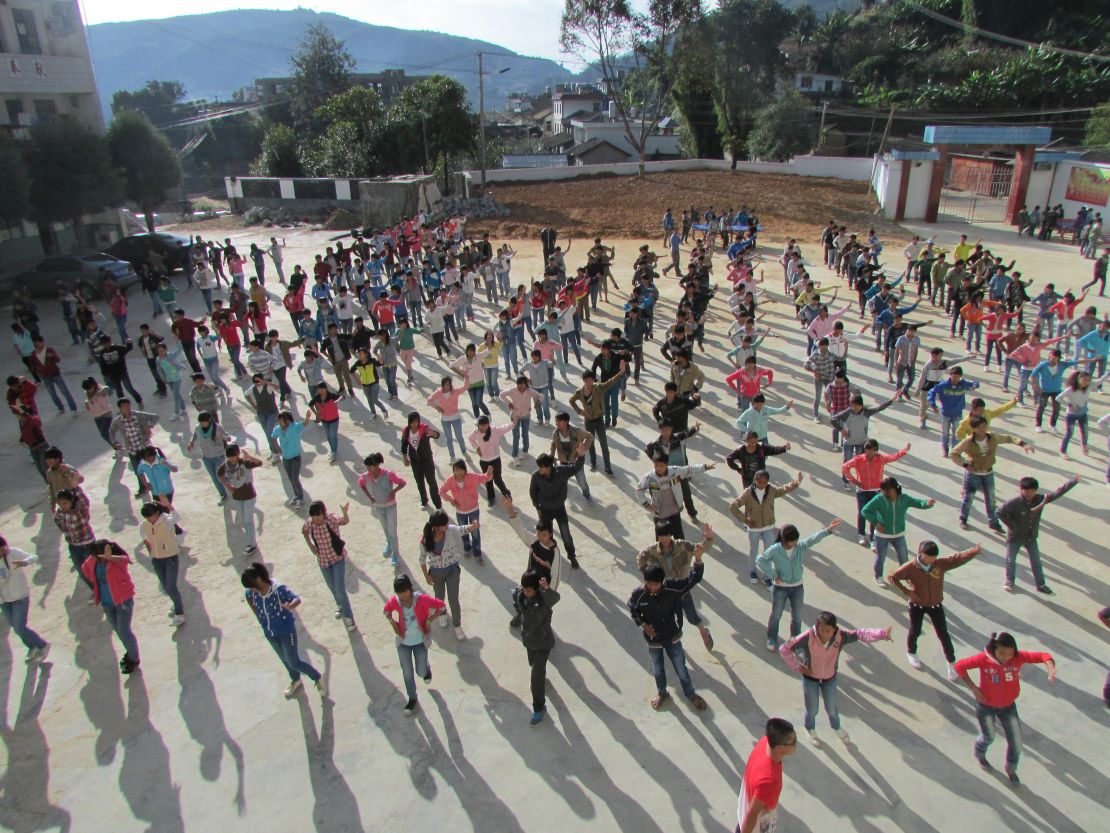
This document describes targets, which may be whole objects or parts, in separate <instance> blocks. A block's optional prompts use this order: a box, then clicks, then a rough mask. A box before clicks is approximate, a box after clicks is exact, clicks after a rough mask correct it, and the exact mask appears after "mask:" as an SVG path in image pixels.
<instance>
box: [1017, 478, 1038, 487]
mask: <svg viewBox="0 0 1110 833" xmlns="http://www.w3.org/2000/svg"><path fill="white" fill-rule="evenodd" d="M1018 488H1019V489H1039V488H1041V484H1040V483H1038V482H1037V478H1035V477H1023V478H1021V480H1019V481H1018Z"/></svg>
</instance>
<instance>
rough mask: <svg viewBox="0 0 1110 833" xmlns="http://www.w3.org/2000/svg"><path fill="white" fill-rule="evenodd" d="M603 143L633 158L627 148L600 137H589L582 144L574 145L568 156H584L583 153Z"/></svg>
mask: <svg viewBox="0 0 1110 833" xmlns="http://www.w3.org/2000/svg"><path fill="white" fill-rule="evenodd" d="M601 145H608V146H609V147H611V148H613V149H614V150H615V151H617V152H618V153H621V154H623V155H625V156H627V157H629V158H631V156H632V154H631V153H629V152H628V151H627V150H625V149H624V148H622V147H618V146H617V145H614V144H613V143H612V142H610V141H608V140H607V139H598V138H596V137H595V138H593V139H587V140H586V141H584V142H582V143H581V144H577V145H575V146H574V147H572V148H571V149H570V150H568V151H567V156H583V155H585V154H587V153H589V152H590V151H591V150H594V149H595V148H598V147H601Z"/></svg>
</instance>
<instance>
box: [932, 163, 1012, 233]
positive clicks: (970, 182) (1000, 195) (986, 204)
mask: <svg viewBox="0 0 1110 833" xmlns="http://www.w3.org/2000/svg"><path fill="white" fill-rule="evenodd" d="M944 161H946V162H947V165H946V168H947V170H945V172H944V182H943V185H942V186H941V190H940V200H939V203H938V205H937V215H938V219H944V220H965V221H967V222H969V223H1004V222H1006V220H1007V216H1006V208H1007V204H1008V202H1009V199H1010V188H1011V186H1012V184H1013V179H1014V162H1013V158H1012V157H1011V158H999V157H998V156H973V155H969V154H952V155H950V156H948V157H947V159H946V160H944Z"/></svg>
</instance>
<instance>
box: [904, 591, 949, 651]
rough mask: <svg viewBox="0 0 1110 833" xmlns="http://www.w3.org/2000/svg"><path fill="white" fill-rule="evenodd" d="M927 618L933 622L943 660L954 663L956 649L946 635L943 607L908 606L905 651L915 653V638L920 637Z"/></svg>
mask: <svg viewBox="0 0 1110 833" xmlns="http://www.w3.org/2000/svg"><path fill="white" fill-rule="evenodd" d="M926 616H928V617H929V618H930V619H931V620H932V622H933V630H934V631H936V633H937V639H939V640H940V647H941V648H942V649H944V658H945V659H946V660H948V661H949V662H955V661H956V649H955V648H953V647H952V637H951V636H949V635H948V622H947V621H946V620H945V618H944V605H937V606H936V607H918V606H917V605H915V604H912V603H911V604H910V631H909V633H908V634H906V650H907V651H908V652H909V653H911V654H916V653H917V637H919V636H921V625H922V623H923V622H924V621H925V617H926Z"/></svg>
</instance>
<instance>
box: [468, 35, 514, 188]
mask: <svg viewBox="0 0 1110 833" xmlns="http://www.w3.org/2000/svg"><path fill="white" fill-rule="evenodd" d="M475 54H476V55H477V56H478V144H479V147H478V157H479V163H480V164H481V166H482V194H485V193H486V85H485V78H486V72H485V71H484V69H483V67H482V56H483V55H485V54H486V53H484V52H476V53H475ZM490 54H499V53H490ZM510 69H512V67H504V68H502V69H499V70H497V72H491V73H489V74H490V75H503V74H504V73H506V72H508V71H509V70H510Z"/></svg>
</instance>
